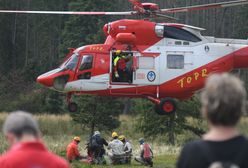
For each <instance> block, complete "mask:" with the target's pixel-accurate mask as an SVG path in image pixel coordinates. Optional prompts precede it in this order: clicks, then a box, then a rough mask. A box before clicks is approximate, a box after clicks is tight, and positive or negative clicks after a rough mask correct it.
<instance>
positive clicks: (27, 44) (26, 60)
mask: <svg viewBox="0 0 248 168" xmlns="http://www.w3.org/2000/svg"><path fill="white" fill-rule="evenodd" d="M27 3H28V8H29V6H30V0H28V2H27ZM28 50H29V16H27V20H26V49H25V67H26V66H27V65H28Z"/></svg>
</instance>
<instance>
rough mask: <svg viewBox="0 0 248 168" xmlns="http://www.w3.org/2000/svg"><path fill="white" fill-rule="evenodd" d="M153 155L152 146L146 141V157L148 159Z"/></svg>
mask: <svg viewBox="0 0 248 168" xmlns="http://www.w3.org/2000/svg"><path fill="white" fill-rule="evenodd" d="M151 157H152V154H151V148H150V146H149V145H148V144H147V143H145V144H144V158H145V159H148V158H151Z"/></svg>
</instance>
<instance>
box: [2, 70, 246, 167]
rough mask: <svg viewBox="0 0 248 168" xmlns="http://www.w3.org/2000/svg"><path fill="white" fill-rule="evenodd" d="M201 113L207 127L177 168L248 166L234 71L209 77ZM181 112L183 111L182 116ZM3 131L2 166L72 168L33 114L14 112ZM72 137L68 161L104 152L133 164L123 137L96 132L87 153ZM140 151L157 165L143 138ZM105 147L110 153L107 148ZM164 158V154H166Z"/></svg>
mask: <svg viewBox="0 0 248 168" xmlns="http://www.w3.org/2000/svg"><path fill="white" fill-rule="evenodd" d="M201 103H202V109H201V111H202V114H203V116H204V117H205V118H206V120H207V121H208V126H209V131H208V132H207V133H206V134H205V135H204V136H203V137H202V140H197V141H193V142H189V143H187V144H186V145H185V146H184V148H183V149H182V151H181V154H180V156H179V158H178V161H177V164H176V166H177V168H248V160H247V156H248V141H247V139H246V137H244V136H243V135H241V134H240V133H239V131H238V130H237V128H236V126H237V124H238V122H239V120H240V118H241V116H242V114H243V113H244V112H245V106H246V90H245V88H244V86H243V84H242V82H241V81H240V80H239V79H238V78H237V77H235V76H233V75H230V74H226V73H224V74H215V75H212V76H210V77H209V78H208V79H207V82H206V85H205V88H204V90H203V92H202V94H201ZM179 115H180V114H179ZM3 133H4V135H5V137H6V140H7V141H8V143H9V145H10V148H9V150H8V151H7V152H6V153H5V154H3V155H2V156H1V157H0V168H57V167H58V168H68V167H69V164H68V162H67V161H65V160H64V159H62V158H60V157H58V156H56V155H55V154H52V153H51V152H49V151H48V150H47V149H46V147H45V146H44V144H43V142H42V140H41V133H40V130H39V127H38V124H37V121H36V120H34V118H33V117H32V115H31V114H29V113H26V112H13V113H11V114H10V115H9V116H8V117H7V119H6V121H5V123H4V125H3ZM79 142H80V137H74V139H73V141H72V142H71V143H70V144H69V145H68V147H67V159H68V161H69V162H70V161H72V160H79V161H81V162H85V163H88V164H91V163H95V164H104V163H105V159H104V157H103V156H104V155H105V154H106V155H107V156H108V157H109V160H110V163H111V164H130V163H131V158H132V145H131V143H130V142H129V141H128V140H127V139H126V137H125V136H123V135H120V136H118V134H117V133H116V132H113V133H112V140H111V142H109V143H107V142H106V140H105V139H104V138H102V137H101V134H100V132H99V131H96V132H95V133H94V134H93V135H92V136H91V137H90V138H89V140H88V143H87V153H88V154H87V156H81V155H80V153H79V152H78V149H77V145H78V143H79ZM139 143H140V155H139V156H136V157H135V160H136V161H138V162H140V163H142V164H144V165H148V166H153V162H152V158H153V153H152V150H151V147H150V145H149V144H147V143H146V142H145V141H144V139H142V138H141V139H140V140H139ZM104 146H106V147H107V149H108V150H109V152H105V149H104ZM165 159H166V158H165Z"/></svg>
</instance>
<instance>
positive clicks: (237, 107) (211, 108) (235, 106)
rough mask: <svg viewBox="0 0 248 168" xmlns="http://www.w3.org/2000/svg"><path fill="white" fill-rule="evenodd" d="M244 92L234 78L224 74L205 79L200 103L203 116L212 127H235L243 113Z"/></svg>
mask: <svg viewBox="0 0 248 168" xmlns="http://www.w3.org/2000/svg"><path fill="white" fill-rule="evenodd" d="M245 100H246V91H245V88H244V87H243V84H242V82H241V81H240V80H239V79H238V78H237V77H235V76H233V75H230V74H227V73H224V74H215V75H212V76H210V77H209V78H208V79H207V82H206V86H205V90H204V91H203V93H202V97H201V102H202V110H203V114H204V115H205V116H206V117H207V119H208V120H209V121H210V122H211V123H212V124H213V125H223V126H235V125H236V124H237V123H238V121H239V119H240V117H241V116H242V113H243V112H245Z"/></svg>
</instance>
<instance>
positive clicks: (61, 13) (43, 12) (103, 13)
mask: <svg viewBox="0 0 248 168" xmlns="http://www.w3.org/2000/svg"><path fill="white" fill-rule="evenodd" d="M0 13H20V14H52V15H134V14H136V13H137V12H135V11H129V12H73V11H20V10H0Z"/></svg>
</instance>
